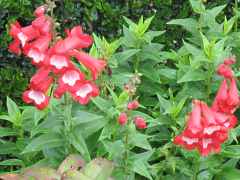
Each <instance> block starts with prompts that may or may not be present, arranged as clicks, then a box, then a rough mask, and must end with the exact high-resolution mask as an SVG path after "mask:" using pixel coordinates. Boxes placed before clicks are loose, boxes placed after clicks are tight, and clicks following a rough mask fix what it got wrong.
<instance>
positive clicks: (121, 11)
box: [0, 0, 232, 105]
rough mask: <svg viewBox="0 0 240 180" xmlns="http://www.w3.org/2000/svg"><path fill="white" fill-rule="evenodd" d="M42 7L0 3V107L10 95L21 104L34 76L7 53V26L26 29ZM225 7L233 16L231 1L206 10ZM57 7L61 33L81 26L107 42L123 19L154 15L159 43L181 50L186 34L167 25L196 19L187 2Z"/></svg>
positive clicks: (86, 0) (64, 3)
mask: <svg viewBox="0 0 240 180" xmlns="http://www.w3.org/2000/svg"><path fill="white" fill-rule="evenodd" d="M43 3H44V1H43V0H17V1H16V0H0V19H1V21H0V42H1V47H0V59H1V61H0V86H1V88H0V105H2V104H3V103H2V102H3V101H5V97H6V96H7V95H9V96H11V97H12V98H13V99H18V100H19V102H21V100H20V97H21V93H22V91H23V90H24V89H25V88H26V87H27V82H28V79H29V78H30V76H31V74H32V73H33V72H34V68H33V67H32V66H31V64H30V63H29V60H27V59H25V58H24V57H17V56H15V55H13V54H10V53H9V52H8V50H7V45H8V44H9V42H10V41H11V39H10V37H9V36H8V35H7V29H8V26H9V24H10V23H11V22H12V21H14V20H16V19H17V20H19V21H20V23H21V24H23V25H26V24H28V23H29V22H30V21H31V20H32V19H33V18H34V17H33V15H32V12H33V10H34V9H35V8H36V7H37V6H39V5H41V4H43ZM226 3H228V4H229V8H226V9H225V10H226V11H229V13H228V14H229V15H231V14H232V13H231V11H232V9H231V7H232V6H231V4H232V2H231V1H229V0H228V1H226V0H214V1H210V2H208V3H207V6H209V7H212V6H215V5H221V4H226ZM56 5H57V7H56V8H55V12H54V14H55V17H56V18H57V20H58V21H59V22H61V27H60V28H59V31H60V32H63V30H64V29H65V28H70V27H73V26H74V25H77V24H81V25H83V26H84V28H85V31H87V32H89V33H91V32H95V33H96V34H99V35H102V36H105V37H106V38H107V39H112V38H113V37H118V36H119V35H120V34H121V27H122V26H121V24H122V23H123V18H122V17H123V16H126V17H129V18H130V19H132V20H137V19H139V17H140V16H141V15H143V16H144V17H150V16H152V15H153V14H155V18H154V20H153V23H152V24H151V29H152V30H166V31H167V32H166V33H165V35H164V36H161V38H159V39H157V41H159V42H164V44H165V47H167V48H171V49H175V48H176V47H179V44H180V43H182V37H183V35H185V31H183V30H182V29H181V28H179V27H176V26H171V27H169V26H167V25H166V22H168V21H169V20H171V19H178V18H186V17H189V16H191V15H194V14H193V12H192V10H191V7H190V4H189V2H188V1H186V0H125V1H118V0H108V1H107V0H78V1H77V0H74V1H73V0H60V1H57V2H56ZM222 18H223V17H222Z"/></svg>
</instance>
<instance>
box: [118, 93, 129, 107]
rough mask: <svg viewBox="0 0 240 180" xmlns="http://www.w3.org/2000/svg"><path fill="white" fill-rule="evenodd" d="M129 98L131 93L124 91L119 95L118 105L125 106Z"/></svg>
mask: <svg viewBox="0 0 240 180" xmlns="http://www.w3.org/2000/svg"><path fill="white" fill-rule="evenodd" d="M128 100H129V94H128V93H127V92H126V91H123V92H122V93H121V94H120V95H119V97H118V100H117V103H116V106H123V105H124V104H126V103H127V102H128Z"/></svg>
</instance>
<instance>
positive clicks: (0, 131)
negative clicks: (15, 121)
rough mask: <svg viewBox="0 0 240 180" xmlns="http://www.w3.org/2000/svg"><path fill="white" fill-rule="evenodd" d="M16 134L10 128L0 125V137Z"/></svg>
mask: <svg viewBox="0 0 240 180" xmlns="http://www.w3.org/2000/svg"><path fill="white" fill-rule="evenodd" d="M15 135H17V131H16V130H14V129H11V128H3V127H0V137H6V136H15Z"/></svg>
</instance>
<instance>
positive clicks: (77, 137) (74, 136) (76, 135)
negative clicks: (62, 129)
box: [70, 128, 91, 161]
mask: <svg viewBox="0 0 240 180" xmlns="http://www.w3.org/2000/svg"><path fill="white" fill-rule="evenodd" d="M70 138H71V139H70V141H71V144H72V145H73V146H74V147H75V148H76V149H77V150H78V151H79V153H80V154H81V155H82V156H83V157H84V158H85V159H86V160H87V161H90V160H91V157H90V154H89V151H88V147H87V144H86V142H85V139H84V138H83V136H82V134H81V131H79V129H77V128H75V129H74V130H73V132H72V133H71V134H70Z"/></svg>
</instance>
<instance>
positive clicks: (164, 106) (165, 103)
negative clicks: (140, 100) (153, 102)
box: [157, 94, 172, 114]
mask: <svg viewBox="0 0 240 180" xmlns="http://www.w3.org/2000/svg"><path fill="white" fill-rule="evenodd" d="M157 97H158V100H159V103H160V107H161V109H163V110H164V111H165V112H164V114H169V113H170V110H171V107H172V104H171V102H170V101H168V100H166V99H164V98H163V97H162V96H161V95H160V94H157Z"/></svg>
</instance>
